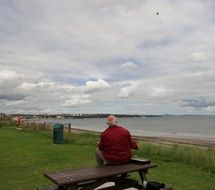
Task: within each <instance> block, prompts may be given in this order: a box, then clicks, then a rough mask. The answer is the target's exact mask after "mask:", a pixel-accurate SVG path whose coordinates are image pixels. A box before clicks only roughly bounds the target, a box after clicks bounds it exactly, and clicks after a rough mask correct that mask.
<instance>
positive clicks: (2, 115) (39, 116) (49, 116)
mask: <svg viewBox="0 0 215 190" xmlns="http://www.w3.org/2000/svg"><path fill="white" fill-rule="evenodd" d="M108 115H110V114H109V113H101V114H81V113H73V114H17V113H16V114H5V113H0V118H15V117H18V116H22V117H24V118H25V119H84V118H106V117H107V116H108ZM114 115H115V116H116V117H121V118H122V117H124V118H126V117H160V116H162V115H138V114H133V115H132V114H114Z"/></svg>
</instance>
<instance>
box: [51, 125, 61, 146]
mask: <svg viewBox="0 0 215 190" xmlns="http://www.w3.org/2000/svg"><path fill="white" fill-rule="evenodd" d="M53 143H55V144H58V143H63V124H60V123H56V124H54V126H53Z"/></svg>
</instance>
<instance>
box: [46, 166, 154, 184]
mask: <svg viewBox="0 0 215 190" xmlns="http://www.w3.org/2000/svg"><path fill="white" fill-rule="evenodd" d="M153 167H156V165H155V164H152V163H147V164H135V163H128V164H123V165H114V166H113V165H112V166H111V165H109V166H103V167H93V168H83V169H70V170H65V171H57V172H46V173H44V176H45V177H47V178H48V179H50V180H51V181H52V182H54V183H55V184H57V185H58V186H67V185H71V184H75V183H80V182H83V181H90V180H95V179H102V178H106V177H111V176H115V175H119V174H123V173H130V172H133V171H139V170H147V169H149V168H153Z"/></svg>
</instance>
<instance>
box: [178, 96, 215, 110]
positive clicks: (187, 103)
mask: <svg viewBox="0 0 215 190" xmlns="http://www.w3.org/2000/svg"><path fill="white" fill-rule="evenodd" d="M211 106H215V101H211V100H207V99H206V98H199V99H187V100H181V107H193V108H207V107H211Z"/></svg>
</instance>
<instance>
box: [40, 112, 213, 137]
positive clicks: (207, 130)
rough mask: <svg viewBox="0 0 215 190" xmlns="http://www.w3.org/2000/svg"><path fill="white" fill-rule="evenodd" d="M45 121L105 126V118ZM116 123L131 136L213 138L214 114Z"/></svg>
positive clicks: (95, 128)
mask: <svg viewBox="0 0 215 190" xmlns="http://www.w3.org/2000/svg"><path fill="white" fill-rule="evenodd" d="M38 122H41V123H42V122H43V123H44V122H45V123H51V124H54V123H62V124H64V125H65V127H67V126H68V124H69V123H70V124H71V127H72V128H75V129H82V130H89V131H97V132H102V131H104V130H105V129H106V128H107V124H106V120H105V118H85V119H45V120H38ZM118 125H120V126H123V127H125V128H127V129H128V130H129V131H130V133H131V134H132V135H133V136H141V137H173V138H189V139H204V140H205V139H207V140H215V116H187V115H186V116H172V115H171V116H161V117H128V118H118Z"/></svg>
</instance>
